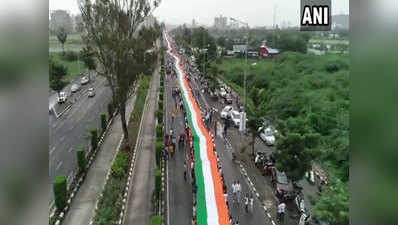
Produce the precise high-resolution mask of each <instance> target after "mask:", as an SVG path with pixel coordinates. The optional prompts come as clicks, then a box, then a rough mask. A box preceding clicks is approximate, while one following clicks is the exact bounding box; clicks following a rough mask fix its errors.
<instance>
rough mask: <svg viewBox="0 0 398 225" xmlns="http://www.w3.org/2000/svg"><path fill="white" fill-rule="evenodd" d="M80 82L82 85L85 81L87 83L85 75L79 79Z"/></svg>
mask: <svg viewBox="0 0 398 225" xmlns="http://www.w3.org/2000/svg"><path fill="white" fill-rule="evenodd" d="M80 83H81V84H82V85H85V84H87V83H88V77H86V76H84V77H82V79H81V80H80Z"/></svg>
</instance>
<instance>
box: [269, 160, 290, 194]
mask: <svg viewBox="0 0 398 225" xmlns="http://www.w3.org/2000/svg"><path fill="white" fill-rule="evenodd" d="M271 179H272V184H273V185H274V187H275V189H276V197H278V198H280V199H284V200H292V199H294V198H295V197H296V196H295V193H294V189H293V183H292V182H291V181H290V180H289V179H288V178H287V176H286V173H285V172H281V171H279V170H278V169H277V168H276V167H272V168H271Z"/></svg>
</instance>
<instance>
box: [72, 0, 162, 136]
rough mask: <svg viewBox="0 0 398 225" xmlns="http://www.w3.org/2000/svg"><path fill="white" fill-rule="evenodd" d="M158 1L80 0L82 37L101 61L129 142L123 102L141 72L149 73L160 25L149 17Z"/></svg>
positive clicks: (153, 63)
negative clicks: (92, 0)
mask: <svg viewBox="0 0 398 225" xmlns="http://www.w3.org/2000/svg"><path fill="white" fill-rule="evenodd" d="M159 3H160V1H158V0H156V1H154V2H153V3H151V2H149V1H134V0H129V1H124V0H97V1H95V2H91V1H90V0H86V1H81V2H80V5H79V7H80V11H81V15H82V26H83V30H84V32H83V33H84V34H83V35H82V39H83V42H84V44H85V45H86V48H87V49H89V52H90V54H92V55H93V56H94V57H95V58H96V59H97V61H98V63H99V64H100V67H101V70H100V71H97V73H98V74H99V75H101V76H104V77H105V78H106V80H107V83H108V85H109V87H110V89H111V91H112V100H113V102H114V103H115V104H116V105H117V106H118V107H119V113H120V115H121V122H122V128H123V133H124V137H125V138H126V140H127V143H128V130H127V123H126V117H125V115H126V101H127V99H128V97H129V94H130V91H131V89H132V87H133V86H134V84H135V83H136V81H137V80H138V79H139V77H140V76H141V75H144V74H145V75H151V74H152V71H153V69H154V66H155V63H156V60H157V56H158V51H159V50H158V49H159V48H158V47H159V46H156V40H157V39H159V37H160V36H161V34H162V27H161V26H160V25H159V24H158V23H157V21H156V20H155V18H154V17H152V16H150V15H151V13H152V12H153V10H154V9H155V8H156V7H157V6H158V5H159Z"/></svg>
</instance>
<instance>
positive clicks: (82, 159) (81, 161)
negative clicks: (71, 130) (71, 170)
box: [76, 146, 87, 172]
mask: <svg viewBox="0 0 398 225" xmlns="http://www.w3.org/2000/svg"><path fill="white" fill-rule="evenodd" d="M76 156H77V163H78V165H79V172H83V171H84V170H86V163H87V160H86V156H85V154H84V147H83V146H80V147H77V148H76Z"/></svg>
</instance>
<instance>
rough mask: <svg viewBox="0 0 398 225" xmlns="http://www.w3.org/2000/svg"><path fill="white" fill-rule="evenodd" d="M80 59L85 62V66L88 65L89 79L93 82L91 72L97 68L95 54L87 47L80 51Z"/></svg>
mask: <svg viewBox="0 0 398 225" xmlns="http://www.w3.org/2000/svg"><path fill="white" fill-rule="evenodd" d="M80 58H81V60H82V61H83V62H84V65H86V67H87V69H88V79H89V80H91V71H93V70H95V69H96V68H97V63H96V62H95V58H94V53H93V52H92V50H91V49H90V48H89V47H88V46H85V47H83V48H82V50H80Z"/></svg>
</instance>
